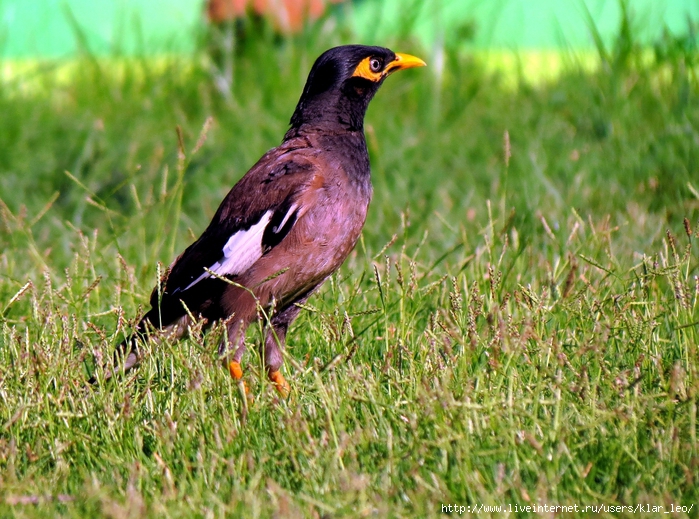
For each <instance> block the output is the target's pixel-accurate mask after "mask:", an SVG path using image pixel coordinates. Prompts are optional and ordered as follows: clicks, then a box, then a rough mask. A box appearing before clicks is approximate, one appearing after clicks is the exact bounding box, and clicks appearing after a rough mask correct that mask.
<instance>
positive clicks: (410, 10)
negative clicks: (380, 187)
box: [0, 0, 699, 59]
mask: <svg viewBox="0 0 699 519" xmlns="http://www.w3.org/2000/svg"><path fill="white" fill-rule="evenodd" d="M625 4H626V5H628V8H629V9H631V10H633V11H634V20H635V23H636V25H637V27H636V36H637V37H638V39H639V41H641V42H644V43H646V44H651V43H653V42H654V41H656V40H657V39H658V38H659V37H660V36H661V35H662V33H663V31H664V30H669V31H670V32H672V33H673V34H682V33H686V31H687V30H688V21H692V20H694V21H696V20H697V19H698V18H699V2H696V1H695V0H629V1H628V2H625ZM246 15H247V16H264V17H268V18H269V20H270V21H271V23H272V24H273V25H274V28H275V29H276V30H277V31H278V32H279V33H280V34H291V33H298V32H300V31H302V30H303V28H304V25H305V24H306V23H326V24H327V23H331V24H340V25H342V26H343V27H344V28H345V29H347V30H349V31H351V33H352V35H353V36H354V38H355V39H356V40H357V41H362V42H368V43H376V42H381V41H386V40H387V39H391V38H396V37H399V36H403V37H404V36H408V35H410V36H411V37H415V38H417V39H418V40H419V41H420V42H421V43H422V45H424V46H426V47H428V48H431V47H433V46H439V45H441V44H443V43H444V40H448V41H449V42H452V43H459V44H464V45H469V46H471V47H473V48H498V49H508V50H521V49H567V48H578V49H579V48H588V49H589V48H594V45H595V41H594V37H593V35H592V34H591V31H590V22H593V23H594V25H595V27H596V30H598V31H599V36H600V37H601V38H602V41H603V42H604V43H605V44H610V43H611V42H612V41H613V38H614V36H615V35H616V33H617V28H618V26H619V21H620V19H621V17H622V4H620V2H619V1H618V0H564V1H560V0H489V1H483V0H434V1H430V2H426V1H420V0H354V1H349V0H345V1H342V0H330V1H328V0H247V1H246V0H209V1H208V2H207V3H206V5H203V2H202V0H150V1H145V0H36V1H34V2H26V1H22V0H3V1H1V2H0V52H1V55H2V56H3V57H5V58H13V59H15V58H37V57H42V58H45V57H67V56H71V55H74V54H75V53H76V52H77V51H78V50H80V49H82V50H88V51H90V52H92V53H95V54H100V55H153V54H158V53H169V52H192V51H194V50H195V49H196V48H197V41H198V32H199V31H200V30H201V29H202V28H203V27H204V26H205V24H206V22H207V21H209V20H213V21H214V22H215V23H222V22H224V21H226V20H231V19H233V18H238V19H240V18H243V17H245V16H246Z"/></svg>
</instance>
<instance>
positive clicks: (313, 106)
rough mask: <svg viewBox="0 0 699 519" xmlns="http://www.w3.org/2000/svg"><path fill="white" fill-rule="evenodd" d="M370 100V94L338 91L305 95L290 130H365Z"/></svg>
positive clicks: (360, 131) (337, 131)
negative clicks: (359, 94) (365, 116)
mask: <svg viewBox="0 0 699 519" xmlns="http://www.w3.org/2000/svg"><path fill="white" fill-rule="evenodd" d="M369 100H370V96H366V97H364V98H358V97H356V96H351V97H350V96H347V95H343V94H337V93H329V94H321V95H317V96H315V97H313V98H312V99H304V98H301V100H300V101H299V103H298V105H297V106H296V110H295V111H294V115H292V116H291V129H290V131H292V130H298V132H297V133H299V134H301V133H305V132H309V131H312V132H317V131H322V132H332V133H343V132H352V133H354V132H359V133H362V132H363V131H364V115H365V114H366V110H367V107H368V106H369Z"/></svg>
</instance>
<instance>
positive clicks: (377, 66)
mask: <svg viewBox="0 0 699 519" xmlns="http://www.w3.org/2000/svg"><path fill="white" fill-rule="evenodd" d="M381 66H382V63H381V60H380V59H379V58H371V61H369V68H370V69H371V71H372V72H378V71H379V70H381Z"/></svg>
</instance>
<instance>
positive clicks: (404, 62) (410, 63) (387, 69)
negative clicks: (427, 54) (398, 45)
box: [352, 54, 425, 82]
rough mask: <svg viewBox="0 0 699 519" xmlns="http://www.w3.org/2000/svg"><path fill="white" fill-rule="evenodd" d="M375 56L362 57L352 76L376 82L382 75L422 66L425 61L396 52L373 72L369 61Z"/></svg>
mask: <svg viewBox="0 0 699 519" xmlns="http://www.w3.org/2000/svg"><path fill="white" fill-rule="evenodd" d="M375 59H376V58H374V57H371V56H369V57H368V58H364V59H363V60H362V61H361V63H359V65H357V68H355V69H354V73H353V74H352V77H363V78H364V79H368V80H369V81H374V82H378V81H380V80H381V78H383V77H384V76H388V75H389V74H392V73H394V72H395V71H396V70H404V69H406V68H413V67H424V66H425V62H424V61H422V60H421V59H420V58H416V57H415V56H411V55H410V54H396V57H395V58H394V59H393V61H391V62H389V63H387V64H386V65H385V66H383V67H381V70H379V71H377V72H374V71H373V70H371V62H372V61H373V60H375Z"/></svg>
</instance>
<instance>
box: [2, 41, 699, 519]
mask: <svg viewBox="0 0 699 519" xmlns="http://www.w3.org/2000/svg"><path fill="white" fill-rule="evenodd" d="M342 38H343V36H330V35H327V34H322V33H320V34H311V35H304V36H302V37H300V38H299V39H298V40H297V41H284V42H276V43H272V42H270V41H268V39H267V37H263V38H260V39H259V40H254V39H251V40H248V41H246V43H245V45H244V46H242V48H240V49H238V51H237V54H236V57H235V59H234V60H232V61H231V62H230V63H231V64H232V65H233V66H232V67H231V75H230V79H231V82H232V86H231V89H230V90H225V92H224V93H222V89H221V88H220V86H221V85H222V84H224V83H225V79H226V77H225V75H221V74H218V73H217V72H212V69H211V66H210V63H208V62H207V61H206V60H204V59H199V58H197V60H194V61H192V60H184V59H183V58H167V59H161V60H159V61H158V62H157V63H155V64H154V63H153V62H151V61H149V60H140V61H129V62H127V63H126V64H122V65H119V66H116V67H113V66H112V65H111V64H112V62H110V61H109V60H106V61H101V60H97V59H94V58H90V57H86V58H84V59H83V60H82V61H81V62H80V65H79V66H78V67H76V68H75V69H74V70H73V71H72V73H71V74H70V75H69V76H68V77H66V76H65V74H64V73H63V72H61V70H63V69H61V67H58V68H57V69H52V68H51V66H48V67H47V68H43V69H40V70H38V69H37V70H35V71H34V72H30V71H26V72H25V73H23V74H22V75H19V76H13V77H8V78H6V79H5V81H4V83H3V85H2V87H1V88H0V113H2V114H3V118H2V119H3V123H2V124H1V125H0V156H1V157H2V160H0V200H1V201H0V222H1V224H0V311H1V312H2V313H1V314H0V322H1V325H2V331H1V333H0V515H1V516H9V517H46V516H62V517H95V516H106V517H114V518H122V517H145V516H148V517H190V516H193V517H223V516H228V515H230V516H245V517H270V516H280V517H295V516H300V517H302V516H309V517H356V516H364V515H369V516H377V517H389V516H417V517H431V516H438V515H441V514H442V510H443V508H442V505H447V504H458V505H462V506H467V505H471V506H478V505H481V504H482V505H488V506H491V505H509V504H511V505H512V507H513V510H514V509H515V508H514V507H515V506H519V507H520V509H521V507H522V506H526V505H533V504H541V505H543V504H548V505H575V504H577V505H578V506H579V507H583V506H585V505H600V504H604V505H610V506H611V505H616V506H620V505H630V506H634V505H636V504H639V503H641V504H644V505H653V506H662V507H665V508H664V509H663V511H669V510H671V508H670V507H671V505H672V506H674V507H675V509H674V510H675V511H676V512H677V515H678V516H696V513H697V506H699V492H698V491H697V488H699V486H698V485H697V475H696V474H697V473H698V467H699V451H698V447H699V445H698V444H697V396H698V390H699V379H698V375H699V372H698V368H699V352H698V351H697V344H698V343H699V330H698V326H699V305H698V299H699V281H698V276H699V261H698V253H697V239H698V238H699V180H697V179H698V178H699V176H697V171H698V170H699V151H698V150H699V102H698V101H699V100H698V98H697V61H696V59H697V57H696V56H697V55H696V50H695V48H696V47H694V48H692V47H691V45H689V46H688V45H687V42H686V41H678V40H670V39H667V40H666V41H664V42H659V44H658V47H657V48H656V49H655V52H654V53H653V55H652V56H651V55H649V54H648V52H647V51H643V50H640V49H638V48H636V47H635V46H634V45H627V44H626V43H629V42H628V41H627V42H626V43H624V42H623V41H622V42H621V43H620V44H619V45H618V46H617V47H615V48H614V49H609V50H604V52H602V51H600V53H599V55H600V65H599V66H598V67H596V68H594V69H591V68H590V67H589V66H588V64H587V63H585V64H581V65H580V66H576V63H575V61H574V60H572V61H571V63H569V64H568V66H566V67H565V69H564V70H563V71H562V72H561V73H560V75H559V76H558V77H557V79H556V80H555V81H548V82H539V83H533V82H531V81H530V80H529V79H528V76H527V75H526V74H524V73H520V74H519V75H517V73H516V72H515V75H514V76H512V75H509V76H505V75H503V74H501V73H497V72H493V71H491V70H490V69H487V67H486V65H485V64H483V63H482V62H480V61H479V60H478V59H473V58H470V57H469V56H468V55H465V54H463V53H460V52H459V51H456V50H452V49H449V48H447V49H446V51H445V67H444V73H443V75H442V76H441V78H436V77H435V76H434V75H432V74H431V73H430V70H429V69H423V70H419V71H409V72H405V73H401V74H400V75H396V76H395V77H392V78H391V79H390V80H389V81H388V82H387V83H386V84H385V85H384V86H383V87H382V90H381V92H380V93H379V94H378V95H377V98H376V99H375V100H374V101H373V103H372V106H371V107H370V110H369V114H368V116H367V128H366V129H367V138H368V143H369V147H370V153H371V159H372V167H373V180H374V187H375V195H374V200H373V202H372V206H371V209H370V215H369V219H368V222H367V225H366V227H365V231H364V233H363V237H362V240H361V242H360V244H359V245H358V247H357V249H356V250H355V252H354V253H353V254H352V256H351V257H350V258H349V259H348V261H347V262H346V264H345V265H344V266H343V267H342V269H341V270H340V271H339V272H338V273H337V274H336V275H335V276H334V277H333V278H332V279H331V280H330V281H328V282H327V283H326V285H325V286H324V287H323V289H322V290H321V291H320V292H319V293H318V294H317V295H316V296H314V297H313V298H312V299H311V300H310V301H309V304H308V308H307V309H306V311H304V312H303V313H302V315H301V317H300V318H299V319H298V321H297V322H296V323H295V324H294V326H293V327H292V329H291V331H290V334H289V345H290V346H289V350H288V357H287V359H286V363H285V367H284V372H285V374H286V376H287V378H288V379H289V380H290V382H291V384H292V388H293V389H292V393H291V396H290V398H289V400H288V401H284V402H282V401H279V400H278V399H277V397H276V395H275V393H274V391H273V390H272V388H270V386H269V384H267V383H266V382H265V381H264V378H263V377H262V378H261V377H259V371H260V360H259V358H257V357H256V355H255V354H254V353H250V354H248V356H247V357H246V362H247V369H248V372H247V380H248V383H249V384H250V387H251V390H252V393H253V395H254V402H252V403H251V404H250V405H249V406H246V405H245V403H244V401H243V399H241V397H240V394H239V391H238V387H237V386H236V385H235V384H233V383H232V381H231V380H230V378H229V377H228V376H227V374H226V373H225V372H224V371H223V370H222V369H221V368H220V366H219V363H218V360H217V358H216V345H217V342H218V338H219V337H220V333H221V331H220V330H219V329H214V330H211V331H210V332H209V333H208V334H205V335H203V334H202V333H201V331H200V330H198V329H194V330H192V334H191V336H190V337H189V338H187V339H185V340H182V341H180V342H175V343H170V342H165V343H164V344H160V345H151V346H150V347H151V351H150V352H149V355H148V356H147V359H146V360H145V362H144V364H143V365H142V366H141V367H140V368H139V369H138V370H136V371H134V372H133V373H130V374H129V375H128V376H127V377H125V379H124V380H122V381H120V382H117V383H112V384H107V385H105V386H104V387H100V388H97V389H93V388H90V387H87V385H86V383H85V380H86V378H87V372H88V371H89V369H91V367H92V366H94V365H95V363H99V361H100V359H103V358H104V359H106V358H108V357H109V355H110V354H111V351H112V349H113V347H114V344H115V342H117V341H118V340H119V338H120V337H121V336H122V335H123V334H124V333H125V331H126V330H128V329H129V327H130V325H132V324H133V322H134V320H135V319H136V318H137V317H138V316H139V314H140V313H141V312H142V311H143V308H144V306H145V305H146V304H147V301H148V295H149V293H150V289H151V288H152V286H153V285H154V283H155V281H156V279H157V272H158V267H157V265H158V264H163V265H167V264H168V263H169V262H170V261H171V259H172V258H173V257H174V255H175V254H177V253H178V252H179V251H180V250H182V249H183V248H184V247H185V246H186V245H188V244H189V243H190V242H191V241H192V239H193V238H195V237H196V236H197V235H198V233H200V232H201V231H202V230H203V229H204V227H205V225H206V224H207V223H208V221H209V218H210V217H211V215H212V214H213V212H214V211H215V209H216V207H217V204H218V203H219V201H220V200H221V199H222V197H223V196H224V195H225V193H226V192H227V190H228V189H229V188H230V186H232V185H233V183H234V182H235V181H236V180H237V179H238V178H239V177H240V176H242V175H243V174H244V172H245V171H247V169H248V168H249V167H250V166H251V165H252V164H253V163H254V161H255V160H256V159H257V158H258V157H259V156H260V155H261V154H262V153H263V152H264V151H266V150H267V149H268V148H270V147H273V146H275V145H276V144H278V142H279V140H280V139H281V136H282V135H283V133H284V131H285V129H286V124H287V121H288V118H289V116H290V115H291V112H292V110H293V107H294V105H295V102H296V100H297V97H298V95H299V93H300V91H301V88H302V86H303V82H304V81H305V75H306V74H307V71H308V69H309V68H310V65H311V64H312V61H313V59H314V58H315V56H317V55H318V54H319V53H320V52H321V51H322V50H324V49H325V48H327V47H329V46H331V45H334V44H337V43H340V42H342V41H344V40H343V39H342ZM626 38H630V36H629V35H626ZM390 43H391V45H392V46H393V47H394V48H396V49H397V50H400V51H407V52H412V53H415V54H418V55H424V52H423V53H421V52H420V51H419V49H415V48H412V47H411V46H410V44H409V43H406V42H403V44H402V45H401V44H400V42H390ZM631 43H632V42H631ZM425 57H427V56H425ZM428 61H429V60H428ZM513 77H514V78H515V80H514V81H513ZM217 78H218V81H217V80H216V79H217ZM209 118H211V119H210V120H209ZM207 121H209V122H207ZM176 127H179V128H180V129H181V135H182V145H179V144H178V137H177V134H176V132H175V128H176ZM203 128H204V130H202V129H203ZM248 339H249V342H250V343H251V345H253V344H256V343H257V342H259V340H260V329H259V327H258V328H256V329H253V330H251V332H250V334H249V337H248ZM254 349H255V348H254V347H253V348H252V350H254ZM678 505H679V506H684V507H687V509H686V510H683V509H681V508H680V509H677V506H678ZM690 506H693V510H689V509H688V507H690ZM485 515H493V516H503V515H507V514H506V513H505V512H501V513H498V512H487V513H485ZM509 515H524V516H532V515H538V514H536V513H530V512H525V513H516V512H513V513H511V514H509ZM571 515H581V516H582V515H586V514H583V513H582V512H579V513H578V514H575V513H573V514H571ZM612 515H613V516H614V517H617V516H630V515H633V514H632V513H631V512H629V511H628V510H626V511H624V512H622V513H620V514H617V513H608V514H607V516H612ZM647 515H648V516H653V514H647ZM658 515H659V514H658Z"/></svg>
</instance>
